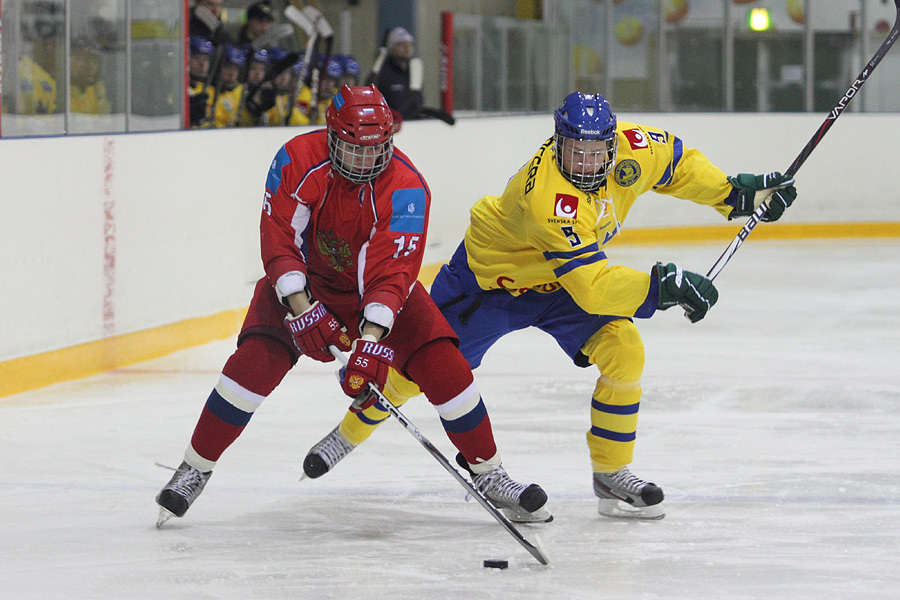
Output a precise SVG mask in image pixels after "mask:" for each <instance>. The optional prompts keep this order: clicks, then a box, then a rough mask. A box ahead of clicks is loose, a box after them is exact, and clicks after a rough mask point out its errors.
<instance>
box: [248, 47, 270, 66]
mask: <svg viewBox="0 0 900 600" xmlns="http://www.w3.org/2000/svg"><path fill="white" fill-rule="evenodd" d="M248 58H249V59H250V62H258V63H262V64H267V63H268V62H269V51H268V50H266V49H265V48H260V49H259V50H257V51H255V52H252V53H251V54H250V55H249V56H248Z"/></svg>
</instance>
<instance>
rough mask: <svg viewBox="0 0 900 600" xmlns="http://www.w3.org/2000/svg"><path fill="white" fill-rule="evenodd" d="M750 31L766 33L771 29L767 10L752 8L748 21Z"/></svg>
mask: <svg viewBox="0 0 900 600" xmlns="http://www.w3.org/2000/svg"><path fill="white" fill-rule="evenodd" d="M748 23H749V25H750V29H752V30H753V31H768V30H769V29H771V28H772V20H771V19H770V18H769V9H768V8H754V9H752V10H751V11H750V18H749V19H748Z"/></svg>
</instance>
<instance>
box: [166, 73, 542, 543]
mask: <svg viewBox="0 0 900 600" xmlns="http://www.w3.org/2000/svg"><path fill="white" fill-rule="evenodd" d="M326 120H327V128H326V129H322V130H316V131H313V132H310V133H306V134H303V135H299V136H297V137H295V138H293V139H292V140H290V141H289V142H287V143H286V144H285V145H284V146H283V147H282V148H281V149H280V150H279V151H278V153H277V154H276V155H275V159H274V160H273V161H272V164H271V167H270V169H269V175H268V179H267V182H266V190H265V198H264V201H263V211H262V218H261V223H260V234H261V248H262V259H263V265H264V267H265V272H266V276H265V277H263V278H262V279H260V281H259V282H257V284H256V289H255V291H254V294H253V299H252V301H251V303H250V308H249V311H248V313H247V317H246V319H245V321H244V324H243V327H242V328H241V332H240V334H238V339H237V350H235V352H234V354H232V355H231V357H230V358H229V359H228V361H227V362H226V363H225V366H224V368H223V370H222V374H221V376H220V378H219V381H218V383H217V384H216V386H215V388H214V389H213V391H212V393H211V394H210V395H209V398H208V399H207V401H206V405H205V406H204V408H203V411H202V413H201V415H200V419H199V421H198V422H197V425H196V427H195V429H194V433H193V436H192V437H191V441H190V444H189V445H188V448H187V450H186V452H185V455H184V461H183V462H182V463H181V465H180V466H179V467H178V469H177V470H176V472H175V475H173V476H172V479H171V480H170V481H169V482H168V483H167V484H166V485H165V487H164V488H163V489H162V491H160V493H159V494H158V495H157V497H156V501H157V503H158V504H159V506H160V515H159V520H158V522H157V526H160V525H162V524H163V523H164V522H165V521H166V520H168V519H169V518H171V517H172V516H176V517H181V516H183V515H184V514H185V512H186V511H187V509H188V508H189V507H190V506H191V504H192V503H193V501H194V500H195V499H196V498H197V496H198V495H199V494H200V492H201V491H202V490H203V488H204V486H205V485H206V483H207V481H208V480H209V477H210V476H211V474H212V469H213V467H214V466H215V464H216V462H217V461H218V460H219V457H220V456H221V455H222V453H223V452H224V451H225V449H226V448H228V447H229V446H230V445H231V444H232V443H233V442H234V441H235V440H236V439H237V437H238V436H239V435H240V434H241V432H242V431H243V430H244V427H246V425H247V423H248V422H249V421H250V418H251V417H252V416H253V413H254V412H255V411H256V410H257V409H258V408H259V406H260V404H261V403H262V401H263V400H265V398H266V397H267V396H268V395H269V394H270V393H271V392H272V391H273V390H274V389H275V387H276V386H277V385H278V384H279V383H280V382H281V380H282V378H284V376H285V375H286V374H287V372H288V371H289V370H290V369H291V368H292V367H293V365H294V364H295V363H296V362H297V360H298V359H299V358H300V357H301V356H306V357H308V358H311V359H313V360H316V361H320V362H330V361H333V360H334V356H333V355H332V354H331V353H330V352H329V346H331V345H334V346H336V347H338V348H339V349H341V350H343V351H349V352H350V353H351V354H350V359H349V362H348V366H347V367H346V368H345V369H344V370H342V379H341V383H340V385H341V388H342V389H343V391H344V392H345V393H346V394H347V395H348V396H350V397H352V398H353V405H352V410H363V409H364V408H366V407H368V406H371V405H372V404H373V403H374V402H375V398H374V397H372V396H370V395H369V393H368V392H367V391H366V390H367V389H368V384H369V383H374V384H375V385H376V386H378V388H379V389H381V388H383V387H384V385H385V382H386V379H387V374H388V370H389V368H394V369H396V370H397V371H398V372H400V373H402V374H403V375H405V376H406V377H407V378H409V379H410V380H412V381H414V382H415V383H416V384H418V386H419V387H420V388H421V389H422V391H423V392H424V394H425V396H426V397H427V398H428V400H429V401H430V402H431V403H432V404H433V405H434V407H435V408H436V409H437V411H438V413H439V414H440V417H441V423H442V424H443V426H444V429H445V431H446V432H447V435H448V437H449V438H450V440H451V441H452V442H453V444H454V445H455V446H456V447H457V449H458V450H459V452H460V455H461V456H462V457H463V458H464V464H465V465H466V466H467V467H468V469H469V471H470V473H471V475H472V478H473V483H474V484H475V485H476V486H477V487H478V488H479V489H481V490H482V491H483V492H484V493H485V495H486V496H487V498H488V499H489V500H491V501H492V502H493V503H494V504H495V505H496V506H497V507H498V508H501V509H503V510H505V512H507V514H509V515H510V516H511V517H513V518H515V517H519V520H543V521H546V520H549V519H550V518H551V517H550V515H549V512H548V511H547V509H546V508H545V507H544V505H545V503H546V501H547V495H546V493H545V492H544V490H542V489H541V488H540V486H538V485H537V484H530V485H525V484H520V483H517V482H515V481H513V480H512V479H510V477H509V475H507V473H506V471H505V470H504V469H503V467H502V466H500V454H499V452H498V451H497V447H496V445H495V443H494V438H493V433H492V431H491V423H490V419H489V418H488V414H487V410H486V409H485V405H484V403H483V402H482V400H481V395H480V394H479V392H478V388H477V387H476V384H475V382H474V378H473V376H472V371H471V369H470V368H469V365H468V363H467V362H466V360H465V359H464V358H463V356H462V354H460V352H459V350H458V349H457V344H456V342H457V338H456V334H455V333H454V331H453V329H452V328H451V327H450V326H449V325H448V324H447V321H446V320H445V319H444V318H443V317H442V316H441V313H440V312H439V311H438V309H437V307H436V306H435V305H434V302H433V301H432V300H431V298H430V297H429V295H428V293H427V292H426V291H425V289H424V288H423V287H422V285H421V284H420V283H418V282H417V281H416V277H417V275H418V272H419V268H420V266H421V263H422V253H423V250H424V248H425V235H426V231H427V224H428V214H429V207H430V202H431V194H430V191H429V189H428V186H427V184H426V183H425V180H424V179H423V177H422V175H421V174H420V173H419V172H418V171H417V170H416V168H415V167H414V166H413V164H412V162H410V160H409V159H408V158H407V157H406V155H404V154H403V153H402V152H400V151H399V150H398V149H395V148H394V147H393V137H392V129H393V120H392V117H391V111H390V109H389V108H388V106H387V104H386V103H385V100H384V97H383V96H382V95H381V93H380V92H379V91H378V90H377V88H375V86H374V85H373V86H368V87H348V86H343V87H342V88H341V89H340V90H339V91H338V93H337V94H336V95H335V97H334V99H333V102H332V104H331V106H330V107H329V108H328V111H327V114H326ZM401 309H402V311H401ZM331 450H332V451H333V452H337V453H340V452H346V451H349V449H343V448H340V447H336V448H334V449H331Z"/></svg>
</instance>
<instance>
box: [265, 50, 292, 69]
mask: <svg viewBox="0 0 900 600" xmlns="http://www.w3.org/2000/svg"><path fill="white" fill-rule="evenodd" d="M268 54H269V64H270V65H274V64H277V63H278V61H280V60H281V59H283V58H284V57H285V56H287V55H288V53H287V50H282V49H281V48H269V51H268Z"/></svg>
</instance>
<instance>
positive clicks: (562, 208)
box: [553, 194, 578, 219]
mask: <svg viewBox="0 0 900 600" xmlns="http://www.w3.org/2000/svg"><path fill="white" fill-rule="evenodd" d="M553 215H554V216H557V217H560V218H563V219H577V218H578V196H573V195H571V194H557V195H556V206H554V208H553Z"/></svg>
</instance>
